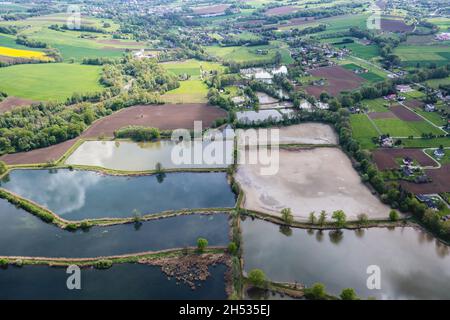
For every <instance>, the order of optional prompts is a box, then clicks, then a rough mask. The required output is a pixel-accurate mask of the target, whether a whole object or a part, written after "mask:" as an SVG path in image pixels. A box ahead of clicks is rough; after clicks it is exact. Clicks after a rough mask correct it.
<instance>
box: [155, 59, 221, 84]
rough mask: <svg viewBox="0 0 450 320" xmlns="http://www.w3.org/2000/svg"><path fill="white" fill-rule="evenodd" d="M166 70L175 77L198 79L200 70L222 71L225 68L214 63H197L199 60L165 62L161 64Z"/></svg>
mask: <svg viewBox="0 0 450 320" xmlns="http://www.w3.org/2000/svg"><path fill="white" fill-rule="evenodd" d="M161 65H162V66H163V67H164V68H165V69H166V70H168V71H170V72H172V73H174V74H175V75H177V76H179V75H183V74H187V75H189V76H191V77H192V78H195V79H199V78H200V70H204V71H213V70H215V71H223V70H225V67H224V66H222V65H221V64H219V63H216V62H208V61H199V60H194V59H190V60H185V61H175V62H166V63H163V64H161Z"/></svg>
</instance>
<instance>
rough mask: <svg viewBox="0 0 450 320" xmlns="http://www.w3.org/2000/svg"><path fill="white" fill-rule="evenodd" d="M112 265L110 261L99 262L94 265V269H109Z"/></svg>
mask: <svg viewBox="0 0 450 320" xmlns="http://www.w3.org/2000/svg"><path fill="white" fill-rule="evenodd" d="M112 265H113V262H112V261H111V260H99V261H96V262H95V263H94V268H96V269H109V268H111V267H112Z"/></svg>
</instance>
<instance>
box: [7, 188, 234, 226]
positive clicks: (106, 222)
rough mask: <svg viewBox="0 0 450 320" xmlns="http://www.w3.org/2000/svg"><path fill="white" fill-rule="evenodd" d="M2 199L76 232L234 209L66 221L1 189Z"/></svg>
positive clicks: (207, 209)
mask: <svg viewBox="0 0 450 320" xmlns="http://www.w3.org/2000/svg"><path fill="white" fill-rule="evenodd" d="M0 198H2V199H5V200H7V201H8V202H10V203H11V204H13V205H15V206H17V207H19V208H21V209H23V210H25V211H27V212H29V213H31V214H33V215H35V216H36V217H38V218H40V219H42V220H43V221H44V222H46V223H52V224H54V225H56V226H58V227H60V228H63V229H67V230H70V231H74V230H77V229H89V228H91V227H94V226H99V227H101V226H112V225H118V224H128V223H136V222H143V221H150V220H157V219H163V218H169V217H177V216H182V215H189V214H205V215H207V214H218V213H228V212H230V211H232V210H235V209H234V208H206V209H205V208H199V209H184V210H171V211H163V212H160V213H155V214H147V215H143V216H142V217H138V218H136V217H129V218H100V219H85V220H80V221H79V220H66V219H63V218H61V217H60V216H59V215H58V214H56V213H54V212H52V211H51V210H48V209H47V208H44V207H42V206H41V205H39V204H37V203H35V202H33V201H31V200H28V199H25V198H23V197H21V196H19V195H17V194H14V193H12V192H10V191H7V190H5V189H1V188H0Z"/></svg>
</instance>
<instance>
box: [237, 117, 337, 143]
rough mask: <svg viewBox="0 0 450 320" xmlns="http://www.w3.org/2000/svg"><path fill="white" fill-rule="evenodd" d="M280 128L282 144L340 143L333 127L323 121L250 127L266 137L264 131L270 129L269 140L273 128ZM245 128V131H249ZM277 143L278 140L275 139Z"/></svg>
mask: <svg viewBox="0 0 450 320" xmlns="http://www.w3.org/2000/svg"><path fill="white" fill-rule="evenodd" d="M272 129H278V130H279V137H280V139H279V143H280V144H314V145H317V144H338V137H337V135H336V133H335V132H334V130H333V128H332V127H331V126H329V125H327V124H323V123H313V122H308V123H301V124H296V125H292V126H287V127H274V128H268V129H249V130H255V131H256V132H257V137H258V138H261V137H263V138H264V135H262V131H265V130H269V131H268V132H267V138H268V141H269V142H271V144H274V142H273V141H271V130H272ZM248 132H249V131H248V130H245V133H248ZM275 144H276V141H275Z"/></svg>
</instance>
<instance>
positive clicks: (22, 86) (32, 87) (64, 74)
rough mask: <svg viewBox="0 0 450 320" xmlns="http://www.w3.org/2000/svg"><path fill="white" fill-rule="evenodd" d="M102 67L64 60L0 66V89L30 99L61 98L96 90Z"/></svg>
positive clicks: (98, 87) (99, 86)
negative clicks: (62, 61)
mask: <svg viewBox="0 0 450 320" xmlns="http://www.w3.org/2000/svg"><path fill="white" fill-rule="evenodd" d="M100 73H101V67H98V66H85V65H79V64H66V63H46V64H24V65H15V66H11V67H8V68H0V90H1V91H5V92H6V93H7V94H8V95H10V96H16V97H20V98H27V99H32V100H39V101H44V100H58V101H62V100H65V99H66V98H68V97H70V96H72V94H73V93H87V92H98V91H101V90H102V89H103V87H102V86H101V85H100V83H99V79H100Z"/></svg>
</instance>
